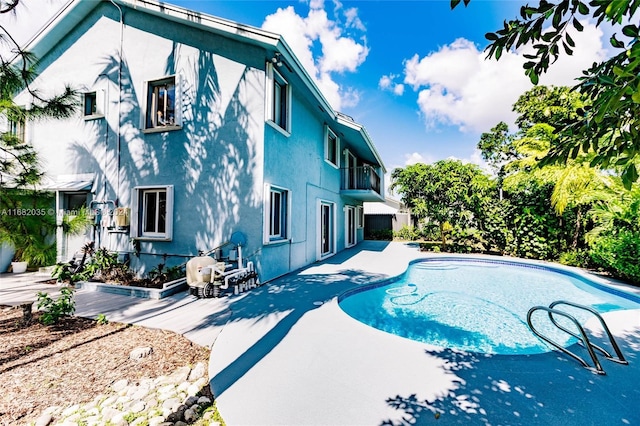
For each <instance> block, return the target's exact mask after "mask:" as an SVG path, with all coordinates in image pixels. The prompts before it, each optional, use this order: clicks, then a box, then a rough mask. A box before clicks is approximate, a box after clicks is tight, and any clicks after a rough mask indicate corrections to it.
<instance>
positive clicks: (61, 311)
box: [38, 287, 76, 325]
mask: <svg viewBox="0 0 640 426" xmlns="http://www.w3.org/2000/svg"><path fill="white" fill-rule="evenodd" d="M38 309H42V310H43V312H42V315H40V322H41V323H43V324H44V325H51V324H55V323H57V322H58V320H59V319H60V317H62V316H64V315H71V314H73V313H74V312H75V311H76V302H75V300H73V290H72V289H70V288H69V287H62V288H61V289H60V297H58V299H56V300H54V299H52V298H51V296H49V294H47V293H44V292H39V293H38Z"/></svg>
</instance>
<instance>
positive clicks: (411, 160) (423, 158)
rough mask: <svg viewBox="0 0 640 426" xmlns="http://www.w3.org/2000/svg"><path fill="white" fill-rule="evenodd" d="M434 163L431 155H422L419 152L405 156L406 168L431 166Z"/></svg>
mask: <svg viewBox="0 0 640 426" xmlns="http://www.w3.org/2000/svg"><path fill="white" fill-rule="evenodd" d="M433 162H434V159H433V158H432V157H431V156H430V155H424V154H420V153H419V152H412V153H410V154H405V155H404V165H405V166H411V165H413V164H418V163H423V164H431V163H433Z"/></svg>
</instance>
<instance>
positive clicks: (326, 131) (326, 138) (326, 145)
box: [324, 124, 341, 169]
mask: <svg viewBox="0 0 640 426" xmlns="http://www.w3.org/2000/svg"><path fill="white" fill-rule="evenodd" d="M330 134H331V135H333V137H334V138H335V140H336V162H335V163H333V162H331V160H329V135H330ZM340 157H341V156H340V138H339V137H338V135H337V134H336V132H334V131H333V130H331V128H330V127H329V126H328V125H327V124H325V125H324V161H325V162H326V163H327V164H329V165H330V166H331V167H333V168H335V169H339V168H340Z"/></svg>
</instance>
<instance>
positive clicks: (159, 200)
mask: <svg viewBox="0 0 640 426" xmlns="http://www.w3.org/2000/svg"><path fill="white" fill-rule="evenodd" d="M134 192H135V193H134V197H135V198H134V200H135V205H134V212H133V215H132V233H133V236H134V237H137V238H140V239H159V240H165V241H169V240H171V239H172V238H173V186H171V185H168V186H153V187H151V186H149V187H146V186H145V187H136V188H135V190H134Z"/></svg>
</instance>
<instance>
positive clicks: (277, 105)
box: [266, 64, 291, 132]
mask: <svg viewBox="0 0 640 426" xmlns="http://www.w3.org/2000/svg"><path fill="white" fill-rule="evenodd" d="M267 76H268V79H267V81H268V84H269V87H268V90H269V102H267V105H266V106H267V119H268V120H269V121H270V122H272V123H274V124H276V125H277V126H278V127H279V128H280V129H282V130H284V131H285V132H290V130H291V129H290V127H291V87H290V85H289V83H288V82H287V81H286V80H285V79H284V77H282V75H281V74H280V73H279V72H278V71H276V70H275V69H274V68H273V64H268V65H267Z"/></svg>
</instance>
